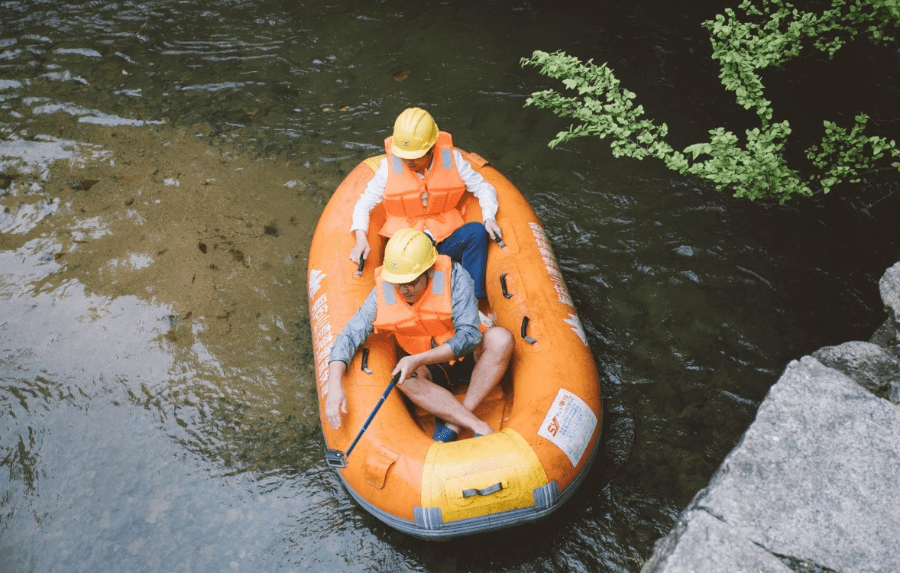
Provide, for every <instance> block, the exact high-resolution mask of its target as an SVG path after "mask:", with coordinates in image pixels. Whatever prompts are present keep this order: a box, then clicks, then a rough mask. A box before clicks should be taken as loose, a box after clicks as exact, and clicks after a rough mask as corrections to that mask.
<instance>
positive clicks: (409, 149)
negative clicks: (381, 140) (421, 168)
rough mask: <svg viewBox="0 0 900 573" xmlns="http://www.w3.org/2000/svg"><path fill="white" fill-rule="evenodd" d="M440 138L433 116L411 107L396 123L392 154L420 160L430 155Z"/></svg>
mask: <svg viewBox="0 0 900 573" xmlns="http://www.w3.org/2000/svg"><path fill="white" fill-rule="evenodd" d="M437 138H438V126H437V124H436V123H435V122H434V118H432V117H431V114H430V113H428V112H427V111H425V110H424V109H420V108H417V107H409V108H406V109H405V110H403V113H401V114H400V115H398V116H397V121H395V122H394V139H393V140H392V141H391V153H392V154H394V155H396V156H397V157H399V158H401V159H418V158H420V157H422V156H423V155H425V154H426V153H428V150H429V149H431V147H432V146H433V145H434V142H436V141H437Z"/></svg>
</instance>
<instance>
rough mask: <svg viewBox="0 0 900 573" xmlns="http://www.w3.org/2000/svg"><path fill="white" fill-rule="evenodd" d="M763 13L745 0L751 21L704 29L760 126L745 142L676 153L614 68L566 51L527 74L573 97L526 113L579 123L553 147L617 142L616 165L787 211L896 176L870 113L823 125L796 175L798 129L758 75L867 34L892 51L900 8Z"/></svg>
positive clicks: (890, 1) (544, 95)
mask: <svg viewBox="0 0 900 573" xmlns="http://www.w3.org/2000/svg"><path fill="white" fill-rule="evenodd" d="M758 4H759V5H757V4H754V2H752V1H751V0H744V1H743V2H742V3H741V4H740V5H739V6H738V8H739V9H740V10H742V11H743V12H744V15H745V19H744V20H741V19H739V18H738V16H737V15H736V13H735V11H734V10H732V9H730V8H729V9H726V10H725V13H724V14H719V15H717V16H716V17H715V18H714V19H713V20H710V21H707V22H704V23H703V26H704V27H705V28H706V29H707V30H709V32H710V39H711V43H712V48H713V54H712V57H713V58H714V59H715V60H718V62H719V64H720V72H719V79H720V81H721V82H722V85H723V86H725V88H726V89H727V90H728V91H730V92H732V93H733V94H734V95H735V100H736V103H737V104H738V105H740V106H741V107H743V108H744V109H747V110H752V111H753V112H754V113H755V114H756V116H757V118H758V120H759V127H756V128H753V129H748V130H747V131H746V132H745V134H744V139H743V142H742V141H741V139H740V138H739V137H738V136H737V135H735V134H734V133H731V132H730V131H727V130H725V129H723V128H717V129H713V130H710V131H709V136H710V139H709V141H708V142H703V143H696V144H693V145H690V146H688V147H687V148H685V149H684V151H683V152H679V151H677V150H675V149H673V148H672V147H671V146H670V145H669V144H668V143H666V141H665V137H666V135H667V133H668V129H667V127H666V124H661V125H657V124H655V123H654V122H652V121H651V120H649V119H646V118H644V117H643V115H644V109H643V107H641V106H640V105H635V99H636V95H635V94H634V93H633V92H630V91H628V90H627V89H624V88H622V87H621V85H620V82H619V80H618V79H617V78H616V77H615V75H614V73H613V71H612V70H611V69H609V67H607V65H606V64H603V65H600V66H598V65H595V64H594V63H593V60H589V61H588V62H587V63H582V62H581V61H580V60H578V59H577V58H575V57H573V56H569V55H567V54H565V53H564V52H556V53H552V54H550V53H547V52H541V51H536V52H534V54H533V55H532V56H531V58H530V59H523V60H522V65H523V66H526V65H530V66H535V67H537V68H539V70H540V73H541V74H543V75H546V76H549V77H551V78H554V79H558V80H560V81H561V82H562V84H563V86H565V88H566V90H568V91H567V93H568V94H570V95H563V94H562V93H560V92H557V91H555V90H544V91H541V92H535V93H533V94H531V97H530V98H528V100H527V101H526V105H532V106H535V107H539V108H544V109H549V110H550V111H552V112H553V113H555V114H556V115H558V116H560V117H564V118H571V119H573V120H575V122H576V123H574V124H572V125H571V126H570V127H569V129H568V130H567V131H562V132H560V133H558V134H557V135H556V137H555V138H553V140H552V141H551V142H550V144H549V145H550V147H551V148H552V147H556V146H557V145H559V144H561V143H565V142H567V141H570V140H572V139H574V138H576V137H582V136H588V135H593V136H597V137H599V138H601V139H603V138H606V137H609V140H610V148H611V150H612V152H613V154H615V156H616V157H622V156H624V157H633V158H635V159H644V158H645V157H654V158H656V159H659V160H661V161H663V162H664V163H665V164H666V166H667V167H669V168H670V169H672V170H674V171H676V172H678V173H681V174H683V175H687V174H690V175H694V176H697V177H700V178H702V179H705V180H707V181H710V182H712V183H713V184H714V185H715V186H716V188H717V189H720V190H721V189H729V190H731V191H732V193H733V194H734V196H735V197H744V198H747V199H751V200H753V199H761V198H776V199H778V200H779V201H780V202H782V203H783V202H784V201H786V200H788V199H790V198H791V197H792V196H794V195H800V196H811V195H812V194H813V193H814V191H821V192H822V193H828V192H829V191H830V190H831V188H832V187H834V186H835V185H837V184H838V183H841V182H844V181H849V182H851V183H854V182H858V181H859V180H860V179H859V178H860V176H861V175H862V174H864V173H865V172H866V171H869V170H872V169H874V168H876V167H878V166H879V165H880V164H883V163H887V162H889V161H890V160H891V159H893V160H895V161H893V162H891V163H890V165H891V168H893V169H897V170H900V162H898V161H896V160H897V159H898V158H900V150H898V149H897V146H896V144H895V142H894V141H893V140H891V141H888V140H886V139H885V138H881V137H871V136H866V135H865V134H864V133H863V130H864V128H865V125H866V122H867V120H868V118H867V117H866V116H865V115H863V114H861V115H858V116H857V117H856V123H855V125H854V126H853V127H852V128H850V129H849V130H848V129H844V128H842V127H840V126H838V125H837V124H835V123H834V122H831V121H825V122H824V134H823V136H822V140H821V142H820V143H819V144H818V145H814V146H813V147H811V148H810V149H808V150H806V157H807V158H808V159H809V161H810V163H811V165H812V168H810V169H809V170H808V171H809V173H807V174H806V175H801V174H800V173H799V172H798V171H796V170H794V169H791V168H789V167H788V166H787V164H786V161H785V159H784V150H785V144H786V143H787V138H788V136H789V135H790V133H791V127H790V123H789V122H788V121H787V120H782V121H774V120H773V117H774V116H775V113H774V110H773V109H772V105H771V103H772V102H770V101H769V100H767V99H766V98H765V96H764V89H763V83H762V80H761V78H760V76H759V73H760V71H761V70H763V69H766V68H770V67H775V68H780V67H781V66H782V64H784V63H785V62H787V61H788V60H790V59H792V58H795V57H797V56H799V55H800V54H801V53H802V51H803V50H804V49H809V48H814V49H816V50H819V51H822V52H825V53H827V54H828V56H829V57H832V56H833V55H834V53H835V52H836V51H837V50H839V49H840V48H841V47H843V46H844V45H845V44H846V43H847V41H849V40H851V39H853V38H855V37H856V36H857V35H858V34H860V33H861V32H863V33H866V34H868V36H869V38H871V39H872V40H873V41H876V42H893V41H894V38H893V36H891V35H889V34H888V33H887V30H891V29H894V28H897V27H898V26H900V0H866V1H863V0H832V4H831V7H830V8H829V9H827V10H825V11H823V12H822V13H821V14H817V13H813V12H805V11H801V10H798V9H797V8H795V7H793V6H792V5H791V4H789V3H787V2H784V1H783V0H760V1H759V2H758Z"/></svg>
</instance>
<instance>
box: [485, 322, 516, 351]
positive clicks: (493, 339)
mask: <svg viewBox="0 0 900 573" xmlns="http://www.w3.org/2000/svg"><path fill="white" fill-rule="evenodd" d="M514 346H515V340H514V339H513V335H512V333H511V332H510V331H509V330H507V329H505V328H503V327H502V326H493V327H491V328H489V329H487V331H486V332H485V333H484V350H485V352H491V353H492V354H497V355H500V356H508V355H510V354H512V351H513V347H514Z"/></svg>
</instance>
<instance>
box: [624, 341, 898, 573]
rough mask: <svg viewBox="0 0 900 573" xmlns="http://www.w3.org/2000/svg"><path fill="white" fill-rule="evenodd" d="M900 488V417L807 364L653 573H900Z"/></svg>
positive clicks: (785, 379)
mask: <svg viewBox="0 0 900 573" xmlns="http://www.w3.org/2000/svg"><path fill="white" fill-rule="evenodd" d="M871 350H872V349H869V348H864V347H856V346H855V345H854V348H853V351H854V353H853V356H855V357H856V358H851V359H850V360H847V359H846V358H845V361H846V362H847V363H848V364H850V363H852V362H853V360H857V359H859V360H861V361H863V362H866V361H868V360H870V359H872V358H873V357H874V361H875V362H876V363H878V364H881V365H884V364H885V363H883V362H882V357H880V356H879V355H878V354H877V353H875V352H872V351H871ZM857 351H859V352H857ZM831 356H832V358H836V356H837V354H836V353H832V355H831ZM898 481H900V408H898V407H897V406H895V405H894V404H892V403H891V402H889V401H888V400H885V399H883V398H879V397H878V396H876V395H874V394H872V393H871V392H869V391H868V390H866V389H864V388H863V387H861V386H860V385H859V384H857V383H856V382H854V381H853V380H852V379H851V378H850V377H848V376H846V375H845V374H843V373H842V372H840V371H839V370H837V369H835V368H829V367H827V366H825V365H823V364H822V363H821V362H820V361H819V360H817V359H815V358H812V357H805V358H803V359H802V360H801V361H799V362H797V361H794V362H791V364H790V365H789V366H788V368H787V369H786V370H785V372H784V374H783V375H782V377H781V378H780V379H779V380H778V382H777V383H776V384H775V385H774V386H772V388H771V389H770V391H769V394H768V395H767V397H766V399H765V400H764V401H763V403H762V405H761V406H760V408H759V411H758V412H757V416H756V420H755V421H754V422H753V424H752V425H751V426H750V428H749V429H748V430H747V432H746V433H745V434H744V436H743V438H742V439H741V442H740V443H739V444H738V445H737V446H736V447H735V449H734V450H732V452H731V453H730V454H728V456H727V457H726V458H725V460H724V461H723V462H722V465H721V466H720V467H719V469H718V470H717V471H716V473H715V475H714V476H713V477H712V480H711V481H710V483H709V485H708V486H707V487H706V488H705V489H703V490H702V491H700V492H699V493H698V494H697V495H696V496H695V498H694V499H693V501H692V502H691V503H690V505H689V506H688V507H687V509H686V510H685V511H684V512H683V513H682V515H681V516H680V517H679V519H678V522H677V524H676V526H675V527H674V528H673V530H672V531H671V532H670V533H669V534H668V535H667V536H666V537H665V538H663V539H661V540H660V541H658V542H657V545H656V547H655V551H654V554H653V556H652V557H651V558H650V560H649V561H648V562H647V563H646V564H645V566H644V568H643V569H642V572H643V573H676V572H678V573H681V572H684V573H689V572H690V573H706V572H709V573H722V572H730V571H735V572H736V571H744V572H749V571H753V572H759V573H764V572H773V573H776V572H777V573H788V572H795V571H826V572H827V571H840V572H842V573H853V572H861V573H862V572H872V573H875V572H879V573H880V572H886V571H900V487H898V485H900V484H898Z"/></svg>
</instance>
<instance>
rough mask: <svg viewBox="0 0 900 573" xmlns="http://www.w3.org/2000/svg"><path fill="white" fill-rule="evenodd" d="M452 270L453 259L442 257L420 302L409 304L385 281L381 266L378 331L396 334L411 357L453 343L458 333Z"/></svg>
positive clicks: (377, 280) (377, 288)
mask: <svg viewBox="0 0 900 573" xmlns="http://www.w3.org/2000/svg"><path fill="white" fill-rule="evenodd" d="M452 270H453V262H452V261H451V260H450V257H448V256H446V255H438V258H437V260H436V261H435V263H434V274H433V275H432V277H431V278H430V279H429V283H430V284H429V285H428V287H427V289H426V290H425V292H424V293H422V296H421V297H419V300H417V301H416V302H415V303H413V304H412V305H409V304H407V302H406V301H405V300H403V297H402V296H400V295H399V293H397V291H396V290H395V288H394V285H392V284H391V283H388V282H384V281H382V280H381V267H379V268H377V269H375V293H376V298H377V301H378V310H377V312H376V314H375V323H374V327H375V332H387V333H392V334H393V335H394V336H395V337H396V338H397V343H398V344H399V345H400V346H401V347H402V348H403V350H405V351H407V352H409V353H410V354H418V353H420V352H425V351H426V350H430V349H432V348H435V347H437V346H440V345H441V344H443V343H444V342H447V341H448V340H450V338H451V337H452V336H453V334H454V333H455V332H456V329H455V328H454V327H453V300H452V297H451V293H450V274H451V272H452Z"/></svg>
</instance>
